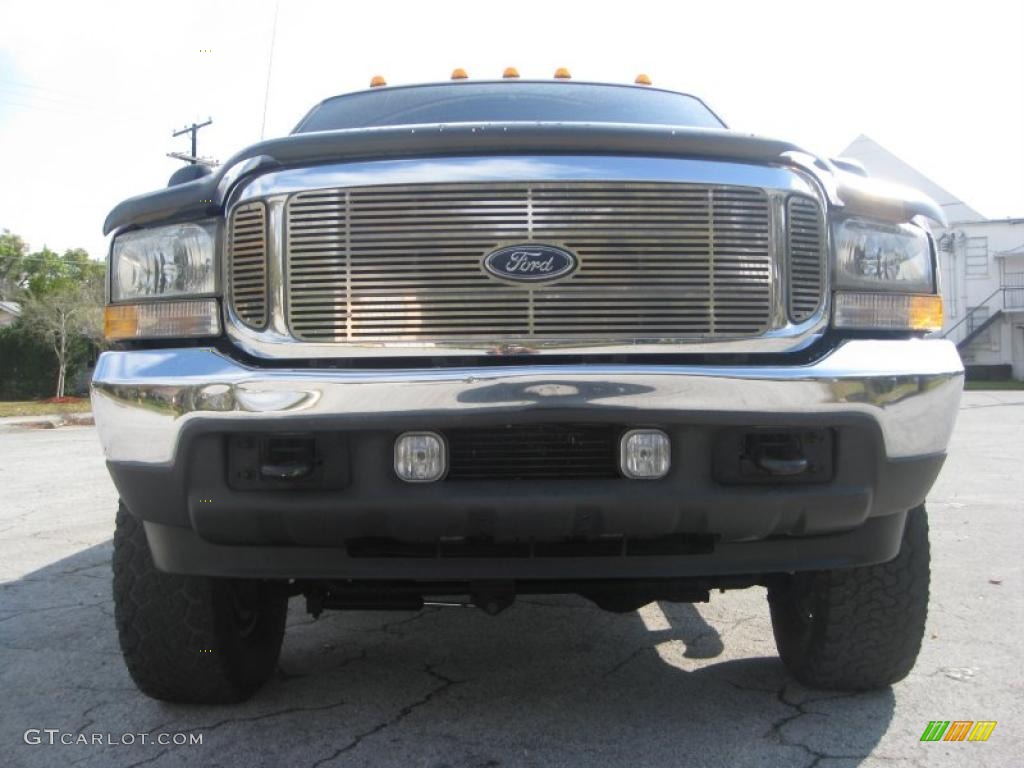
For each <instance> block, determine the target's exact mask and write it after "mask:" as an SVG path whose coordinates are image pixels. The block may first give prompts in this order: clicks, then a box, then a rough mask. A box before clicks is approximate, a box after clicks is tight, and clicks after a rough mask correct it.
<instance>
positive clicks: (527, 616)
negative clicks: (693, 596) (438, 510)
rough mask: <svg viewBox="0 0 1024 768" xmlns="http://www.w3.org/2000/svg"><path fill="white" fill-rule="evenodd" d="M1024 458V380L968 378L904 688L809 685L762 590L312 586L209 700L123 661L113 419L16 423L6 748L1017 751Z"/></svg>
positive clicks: (571, 762)
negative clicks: (446, 600)
mask: <svg viewBox="0 0 1024 768" xmlns="http://www.w3.org/2000/svg"><path fill="white" fill-rule="evenodd" d="M1022 469H1024V392H970V393H966V394H965V397H964V402H963V406H962V410H961V413H960V421H959V425H958V427H957V432H956V435H955V437H954V443H953V446H952V449H951V452H950V457H949V460H948V461H947V463H946V467H945V469H944V470H943V474H942V476H941V478H940V480H939V483H938V485H937V486H936V488H935V489H934V491H933V493H932V497H931V499H930V501H929V514H930V519H931V530H932V557H933V560H932V600H931V608H930V612H929V622H928V632H927V637H926V641H925V645H924V648H923V650H922V653H921V656H920V658H919V660H918V663H917V667H916V668H915V669H914V671H913V672H912V673H911V675H910V677H909V678H907V680H905V681H903V682H902V683H899V684H898V685H896V686H894V687H893V688H891V689H889V690H884V691H879V692H873V693H864V694H855V695H848V694H836V693H823V692H819V691H811V690H808V689H806V688H803V687H802V686H800V685H798V684H796V683H794V682H793V681H791V680H790V679H789V678H788V677H787V675H786V673H785V671H784V669H783V667H782V665H781V663H780V662H779V661H778V659H777V657H776V654H775V646H774V642H773V640H772V633H771V625H770V622H769V619H768V608H767V603H766V601H765V595H764V590H762V589H751V590H746V591H742V592H729V593H726V594H724V595H717V594H716V595H714V596H713V597H712V601H711V603H709V604H704V605H698V606H690V605H673V604H668V603H661V604H652V605H650V606H647V607H646V608H644V609H642V610H641V611H639V612H635V613H630V614H625V615H615V614H609V613H604V612H602V611H600V610H599V609H597V608H596V607H594V606H592V605H591V604H589V603H587V602H586V601H584V600H581V599H578V598H574V597H531V598H525V599H521V600H519V601H518V602H517V603H516V604H515V605H514V606H513V607H512V608H510V609H509V610H507V611H506V612H504V613H502V614H500V615H499V616H496V617H490V616H487V615H486V614H484V613H482V612H480V611H476V610H474V609H470V608H433V609H427V610H424V611H421V612H419V613H393V612H365V613H326V614H324V615H323V616H322V617H321V618H320V620H317V621H314V620H313V619H312V618H311V617H309V616H307V615H306V614H305V613H304V610H303V606H302V604H301V602H300V601H298V600H294V601H293V602H292V606H291V614H290V617H289V626H288V631H287V634H286V637H285V643H284V649H283V651H282V654H281V661H280V668H279V670H278V672H277V674H276V675H275V677H274V678H273V679H272V680H271V681H270V683H269V684H268V685H267V686H266V687H265V688H264V689H263V690H262V691H260V692H259V693H258V694H257V695H256V696H255V697H254V698H253V699H252V700H251V701H249V702H247V703H245V704H242V705H239V706H231V707H198V708H197V707H183V706H174V705H169V704H164V703H161V702H157V701H153V700H150V699H148V698H146V697H145V696H143V695H141V694H140V693H138V692H137V691H136V690H135V688H134V686H133V685H132V682H131V680H130V679H129V677H128V674H127V672H126V670H125V668H124V665H123V664H122V661H121V657H120V652H119V650H118V646H117V637H116V633H115V630H114V620H113V605H112V602H111V596H110V580H111V575H110V556H111V536H112V534H113V521H114V510H115V506H116V493H115V491H114V488H113V486H112V485H111V483H110V480H109V478H108V477H107V473H106V470H105V468H104V465H103V458H102V455H101V452H100V447H99V443H98V441H97V438H96V433H95V430H94V429H93V428H91V427H81V426H68V427H61V428H56V429H46V430H33V429H19V428H6V429H3V430H0V582H2V583H0V763H2V764H4V765H7V766H19V767H20V766H56V765H62V766H66V765H82V766H102V767H103V768H108V767H116V766H138V765H147V766H153V767H154V768H161V767H166V766H176V765H189V766H226V767H234V766H238V767H239V768H241V767H243V766H244V767H246V768H248V767H249V766H262V765H267V766H308V767H310V768H312V766H363V765H372V766H378V765H379V766H402V767H403V768H404V767H406V766H429V767H430V768H442V767H444V768H455V767H456V766H459V767H463V766H465V767H466V768H470V767H479V768H485V767H486V768H497V767H498V766H630V767H633V766H645V767H646V766H682V765H694V766H729V767H730V768H737V767H739V766H759V767H760V766H819V767H820V768H839V767H840V766H857V765H863V766H883V765H884V766H894V765H895V766H902V765H913V766H933V765H949V766H1019V765H1022V764H1024V739H1022V737H1024V671H1022V665H1021V650H1022V642H1024V641H1022V634H1024V589H1022V587H1024V580H1022V567H1021V566H1022V556H1021V551H1022V545H1024V508H1022V504H1021V499H1022V497H1024V471H1022ZM931 720H950V721H953V720H995V721H997V723H998V724H997V726H996V727H995V729H994V731H993V732H992V734H991V736H990V738H989V740H988V741H987V742H984V743H972V742H935V743H929V742H921V741H920V738H921V735H922V733H923V732H924V730H925V728H926V726H927V725H928V722H929V721H931ZM197 737H198V738H199V739H201V743H194V742H195V741H196V740H197ZM51 741H52V742H53V743H50V742H51ZM62 741H64V742H71V743H62ZM181 741H184V742H185V743H176V742H181ZM189 741H192V742H193V743H189ZM143 742H145V743H143ZM161 742H166V743H161Z"/></svg>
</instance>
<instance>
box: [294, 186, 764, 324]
mask: <svg viewBox="0 0 1024 768" xmlns="http://www.w3.org/2000/svg"><path fill="white" fill-rule="evenodd" d="M285 217H286V231H287V237H286V261H287V275H288V307H289V317H288V321H289V326H290V328H291V331H292V333H293V334H294V335H295V336H296V337H297V338H298V339H300V340H303V341H311V342H329V343H331V342H373V341H388V342H423V341H431V340H439V341H448V342H456V341H466V342H476V343H488V342H493V341H494V340H496V339H500V340H503V341H506V342H507V341H515V340H516V339H520V340H524V341H525V340H529V339H538V338H541V339H549V340H555V339H565V340H575V339H601V340H606V341H628V342H635V341H637V340H652V341H662V340H671V339H696V338H714V337H744V336H755V335H758V334H760V333H762V332H763V331H764V330H766V329H767V328H768V327H769V326H770V323H771V309H772V307H771V304H772V258H773V253H772V245H771V238H770V234H769V232H770V218H771V217H770V212H769V203H768V197H767V195H766V193H765V192H764V191H763V190H761V189H757V188H747V187H715V186H711V185H700V184H679V183H635V182H632V183H608V182H535V183H528V182H510V183H499V184H488V183H462V184H452V185H440V184H422V185H396V186H393V187H356V188H350V189H346V188H338V189H322V190H310V191H308V192H299V193H296V194H293V195H292V196H291V197H290V198H289V200H288V202H287V205H286V209H285ZM531 241H532V242H537V243H546V244H550V245H553V246H557V247H560V248H564V249H566V250H569V251H571V252H572V253H574V254H575V255H576V256H577V258H578V260H579V269H578V270H577V271H576V272H575V273H573V274H572V275H571V276H568V277H565V278H562V279H559V280H557V281H553V282H552V283H550V284H545V285H532V286H518V285H509V284H507V283H503V282H502V281H500V280H498V279H496V278H493V277H492V276H490V275H488V274H487V273H486V272H485V271H484V270H483V268H482V267H481V263H482V260H483V259H484V257H485V256H486V255H487V254H488V253H490V252H491V251H494V250H497V249H498V248H500V247H502V246H505V245H509V244H511V243H528V242H531Z"/></svg>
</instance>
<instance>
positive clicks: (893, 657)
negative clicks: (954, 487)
mask: <svg viewBox="0 0 1024 768" xmlns="http://www.w3.org/2000/svg"><path fill="white" fill-rule="evenodd" d="M929 578H930V572H929V544H928V517H927V513H926V512H925V509H924V507H923V506H922V507H918V508H916V509H913V510H911V511H910V512H909V513H908V514H907V522H906V527H905V528H904V532H903V540H902V544H901V548H900V553H899V555H897V556H896V558H895V559H893V560H890V561H889V562H887V563H881V564H879V565H870V566H864V567H859V568H850V569H844V570H831V571H816V572H811V573H806V574H796V575H795V576H793V577H791V580H790V581H789V582H788V584H786V585H785V586H782V587H777V588H775V589H770V590H769V602H770V605H771V614H772V627H773V630H774V634H775V642H776V645H777V647H778V650H779V655H780V657H781V658H782V661H783V662H784V663H785V665H786V667H787V668H788V669H789V671H790V672H791V673H792V674H793V676H794V677H796V678H797V680H799V681H800V682H801V683H803V684H804V685H806V686H809V687H812V688H823V689H830V690H841V691H858V690H871V689H876V688H884V687H886V686H888V685H892V684H893V683H895V682H898V681H900V680H902V679H903V678H904V677H906V676H907V674H908V673H909V672H910V670H911V668H912V667H913V666H914V662H915V661H916V660H917V655H918V652H919V651H920V649H921V640H922V638H923V636H924V629H925V621H926V619H927V616H928V590H929ZM805 591H807V592H808V593H809V595H810V602H811V605H812V606H813V609H814V615H815V619H814V621H813V625H812V629H810V630H809V631H808V629H807V626H806V625H802V624H801V622H799V621H798V620H797V619H796V617H795V601H796V600H797V599H798V597H799V595H800V594H802V593H805Z"/></svg>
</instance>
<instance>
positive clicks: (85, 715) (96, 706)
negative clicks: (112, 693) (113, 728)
mask: <svg viewBox="0 0 1024 768" xmlns="http://www.w3.org/2000/svg"><path fill="white" fill-rule="evenodd" d="M109 703H110V702H108V701H101V702H99V703H98V704H93V705H92V706H91V707H89V708H87V709H85V710H83V711H82V714H81V715H79V717H82V718H86V720H85V722H84V723H82V724H81V725H80V726H78V728H77V729H75V733H81V732H82V731H84V730H85V729H86V728H88V727H89V726H90V725H93V724H94V723H95V722H96V721H95V720H93V719H92V718H91V717H89V715H91V714H92V712H93V710H95V709H99V708H100V707H102V706H105V705H107V704H109Z"/></svg>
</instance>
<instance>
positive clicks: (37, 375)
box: [0, 323, 96, 400]
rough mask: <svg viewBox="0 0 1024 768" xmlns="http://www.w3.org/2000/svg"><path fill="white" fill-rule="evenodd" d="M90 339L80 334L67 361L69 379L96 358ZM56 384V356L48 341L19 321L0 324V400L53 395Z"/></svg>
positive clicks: (30, 398) (28, 398) (32, 398)
mask: <svg viewBox="0 0 1024 768" xmlns="http://www.w3.org/2000/svg"><path fill="white" fill-rule="evenodd" d="M95 356H96V350H95V348H94V346H93V344H92V343H91V342H89V341H88V340H87V339H82V338H77V339H75V340H74V342H73V352H72V355H71V360H70V363H69V365H68V381H69V382H71V381H75V378H76V376H75V375H76V373H77V372H79V371H81V370H82V369H83V368H84V367H85V366H87V365H88V363H89V362H90V361H91V360H93V359H95ZM56 388H57V358H56V356H55V355H54V352H53V349H52V348H51V347H50V345H49V343H47V342H46V341H44V340H43V339H41V338H39V337H38V336H37V335H35V334H31V333H28V332H27V331H26V330H25V329H24V328H22V327H21V326H20V324H18V323H15V324H14V325H11V326H8V327H6V328H0V400H34V399H36V398H39V397H52V396H53V393H54V392H55V391H56Z"/></svg>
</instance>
